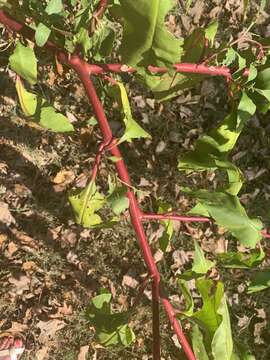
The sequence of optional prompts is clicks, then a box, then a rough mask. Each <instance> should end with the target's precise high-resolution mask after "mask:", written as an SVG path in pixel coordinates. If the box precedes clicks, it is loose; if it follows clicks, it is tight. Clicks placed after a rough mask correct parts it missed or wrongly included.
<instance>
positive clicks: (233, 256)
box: [218, 249, 265, 269]
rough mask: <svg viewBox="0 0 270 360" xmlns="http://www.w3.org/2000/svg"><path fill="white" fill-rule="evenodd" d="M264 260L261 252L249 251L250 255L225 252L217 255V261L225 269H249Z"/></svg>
mask: <svg viewBox="0 0 270 360" xmlns="http://www.w3.org/2000/svg"><path fill="white" fill-rule="evenodd" d="M264 258H265V253H264V252H263V250H257V249H254V250H251V251H250V253H248V254H246V253H242V252H227V253H223V254H218V260H219V261H220V262H221V264H222V266H223V267H225V268H232V269H249V268H252V267H254V266H258V265H259V264H261V263H262V261H263V260H264Z"/></svg>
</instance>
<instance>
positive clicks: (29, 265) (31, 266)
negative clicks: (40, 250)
mask: <svg viewBox="0 0 270 360" xmlns="http://www.w3.org/2000/svg"><path fill="white" fill-rule="evenodd" d="M22 268H23V270H24V271H30V272H31V271H35V270H36V269H37V265H36V264H35V263H34V261H26V262H24V263H23V265H22Z"/></svg>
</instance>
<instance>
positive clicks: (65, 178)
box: [53, 170, 75, 185]
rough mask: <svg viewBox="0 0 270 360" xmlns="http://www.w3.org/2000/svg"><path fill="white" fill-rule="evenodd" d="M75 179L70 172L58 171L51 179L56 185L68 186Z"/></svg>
mask: <svg viewBox="0 0 270 360" xmlns="http://www.w3.org/2000/svg"><path fill="white" fill-rule="evenodd" d="M74 179H75V174H74V172H73V171H72V170H60V171H59V172H58V173H57V174H56V176H55V177H54V179H53V182H54V183H55V184H57V185H59V184H61V185H69V184H71V183H72V181H73V180H74Z"/></svg>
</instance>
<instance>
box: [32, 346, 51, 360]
mask: <svg viewBox="0 0 270 360" xmlns="http://www.w3.org/2000/svg"><path fill="white" fill-rule="evenodd" d="M48 350H49V347H48V346H43V347H42V348H41V349H39V350H38V351H37V352H36V356H35V359H36V360H44V359H45V358H46V357H47V353H48Z"/></svg>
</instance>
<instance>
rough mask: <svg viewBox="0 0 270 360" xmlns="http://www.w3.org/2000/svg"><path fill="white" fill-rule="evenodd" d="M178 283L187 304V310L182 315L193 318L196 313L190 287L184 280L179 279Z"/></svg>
mask: <svg viewBox="0 0 270 360" xmlns="http://www.w3.org/2000/svg"><path fill="white" fill-rule="evenodd" d="M177 283H178V285H179V287H180V290H181V293H182V295H183V296H184V298H185V304H186V309H185V310H184V311H181V315H182V314H183V315H186V316H192V315H193V313H194V302H193V298H192V296H191V293H190V290H189V287H188V283H187V281H186V280H183V279H181V278H178V281H177ZM180 319H181V316H180Z"/></svg>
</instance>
